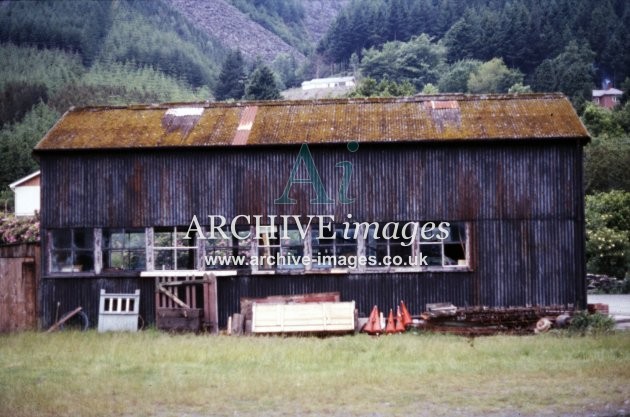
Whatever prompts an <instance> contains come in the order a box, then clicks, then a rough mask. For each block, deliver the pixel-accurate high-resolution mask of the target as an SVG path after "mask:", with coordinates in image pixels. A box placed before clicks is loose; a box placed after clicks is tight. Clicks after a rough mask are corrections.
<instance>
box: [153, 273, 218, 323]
mask: <svg viewBox="0 0 630 417" xmlns="http://www.w3.org/2000/svg"><path fill="white" fill-rule="evenodd" d="M141 275H142V276H143V277H154V278H155V323H156V326H157V328H158V329H161V330H168V331H194V332H198V331H201V330H207V331H209V332H211V333H213V334H218V333H219V309H218V302H217V278H216V275H215V274H214V273H212V272H204V271H147V272H142V274H141Z"/></svg>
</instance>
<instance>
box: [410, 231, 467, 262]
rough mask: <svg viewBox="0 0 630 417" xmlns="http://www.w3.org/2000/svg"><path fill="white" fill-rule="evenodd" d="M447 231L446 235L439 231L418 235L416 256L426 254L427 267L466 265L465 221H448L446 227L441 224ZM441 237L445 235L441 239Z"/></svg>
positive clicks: (421, 256)
mask: <svg viewBox="0 0 630 417" xmlns="http://www.w3.org/2000/svg"><path fill="white" fill-rule="evenodd" d="M442 228H443V229H444V230H446V231H448V236H445V233H441V232H440V231H435V230H434V232H435V233H433V232H428V233H426V234H425V235H424V236H422V235H421V236H420V245H419V251H420V253H419V254H418V258H424V257H425V256H426V258H425V259H426V262H427V265H428V266H429V267H431V266H440V267H446V268H448V267H456V266H460V267H462V266H468V260H467V257H466V225H465V223H450V225H449V226H448V227H446V226H444V225H443V226H442ZM441 237H446V238H445V239H441Z"/></svg>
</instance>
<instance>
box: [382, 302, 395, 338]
mask: <svg viewBox="0 0 630 417" xmlns="http://www.w3.org/2000/svg"><path fill="white" fill-rule="evenodd" d="M385 333H387V334H391V333H396V326H395V325H394V311H393V310H392V309H391V308H390V309H389V316H387V326H385Z"/></svg>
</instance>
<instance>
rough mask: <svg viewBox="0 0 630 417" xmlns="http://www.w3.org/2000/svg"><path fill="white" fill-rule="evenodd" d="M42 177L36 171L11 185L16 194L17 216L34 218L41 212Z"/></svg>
mask: <svg viewBox="0 0 630 417" xmlns="http://www.w3.org/2000/svg"><path fill="white" fill-rule="evenodd" d="M40 177H41V175H40V171H36V172H33V173H32V174H30V175H27V176H26V177H24V178H20V179H19V180H17V181H15V182H14V183H12V184H9V187H10V188H11V190H13V192H14V193H15V215H16V216H34V215H35V213H36V212H39V204H40V203H39V202H40V197H39V189H40Z"/></svg>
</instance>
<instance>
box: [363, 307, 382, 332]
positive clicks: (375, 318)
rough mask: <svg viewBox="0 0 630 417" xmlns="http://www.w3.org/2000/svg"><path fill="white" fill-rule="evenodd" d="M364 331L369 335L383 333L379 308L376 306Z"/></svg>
mask: <svg viewBox="0 0 630 417" xmlns="http://www.w3.org/2000/svg"><path fill="white" fill-rule="evenodd" d="M363 331H364V332H365V333H367V334H379V333H381V331H382V329H381V321H380V320H379V314H378V307H377V306H374V308H373V309H372V312H371V313H370V317H369V318H368V322H367V323H366V324H365V327H364V328H363Z"/></svg>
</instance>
